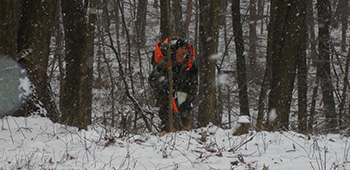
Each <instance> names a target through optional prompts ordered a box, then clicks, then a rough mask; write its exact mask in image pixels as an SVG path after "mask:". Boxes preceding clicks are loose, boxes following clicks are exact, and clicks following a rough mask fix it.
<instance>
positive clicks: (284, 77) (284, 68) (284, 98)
mask: <svg viewBox="0 0 350 170" xmlns="http://www.w3.org/2000/svg"><path fill="white" fill-rule="evenodd" d="M303 2H304V1H303V0H299V1H293V2H285V1H278V2H276V1H274V4H273V3H272V5H271V9H275V10H276V13H275V14H276V15H273V16H271V18H274V20H275V22H273V25H272V27H273V28H272V30H271V31H272V32H271V33H272V34H273V35H272V41H271V42H269V43H272V44H269V45H271V53H270V55H271V56H272V79H271V92H270V96H269V110H272V109H275V110H276V113H277V119H270V118H272V117H270V116H268V118H269V119H268V121H269V122H270V125H271V127H273V128H272V129H271V130H276V129H275V128H276V127H277V129H279V128H281V129H282V130H288V129H289V114H290V105H291V100H292V91H293V88H294V80H295V76H296V68H297V67H296V66H297V63H296V62H297V58H298V56H300V55H301V54H300V52H299V51H300V49H302V48H303V47H302V44H303V42H304V41H305V40H303V38H305V35H304V34H305V31H304V29H303V27H305V26H304V25H305V16H304V15H302V14H304V13H305V12H306V11H305V9H304V6H303V5H304V4H303ZM270 28H271V27H270ZM269 33H270V32H269ZM269 45H268V46H269Z"/></svg>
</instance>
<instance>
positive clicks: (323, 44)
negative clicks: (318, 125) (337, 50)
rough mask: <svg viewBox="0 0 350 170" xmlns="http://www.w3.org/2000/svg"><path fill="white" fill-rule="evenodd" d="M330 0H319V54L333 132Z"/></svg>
mask: <svg viewBox="0 0 350 170" xmlns="http://www.w3.org/2000/svg"><path fill="white" fill-rule="evenodd" d="M329 5H330V4H329V1H328V0H318V1H317V9H318V18H319V25H321V27H319V43H318V47H319V56H320V61H321V63H320V65H319V67H320V69H319V71H320V82H321V88H322V94H323V103H324V106H325V110H324V111H325V115H326V118H327V119H326V121H327V130H329V131H331V132H336V130H337V120H336V112H335V102H334V96H333V85H332V79H331V76H332V75H331V70H330V56H329V55H330V54H329V50H330V47H329V45H330V44H329V43H330V32H329V24H330V12H331V11H330V9H329V8H330V6H329Z"/></svg>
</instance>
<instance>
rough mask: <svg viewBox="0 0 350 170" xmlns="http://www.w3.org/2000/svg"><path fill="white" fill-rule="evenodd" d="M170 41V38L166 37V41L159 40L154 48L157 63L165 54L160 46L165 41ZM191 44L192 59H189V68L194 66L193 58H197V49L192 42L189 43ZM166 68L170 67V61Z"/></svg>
mask: <svg viewBox="0 0 350 170" xmlns="http://www.w3.org/2000/svg"><path fill="white" fill-rule="evenodd" d="M166 42H168V38H167V39H165V40H164V41H159V42H158V43H157V45H156V48H155V50H154V60H155V61H156V63H159V62H160V61H161V60H162V59H163V58H164V55H163V54H162V49H161V48H160V45H161V44H163V43H166ZM188 45H189V46H190V49H189V50H190V51H191V59H189V60H188V61H187V69H190V68H192V59H194V58H195V51H194V47H193V45H192V44H188ZM166 68H168V63H167V65H166Z"/></svg>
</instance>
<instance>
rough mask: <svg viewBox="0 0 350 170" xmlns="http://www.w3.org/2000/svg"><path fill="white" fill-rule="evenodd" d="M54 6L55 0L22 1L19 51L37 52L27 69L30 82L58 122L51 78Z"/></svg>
mask: <svg viewBox="0 0 350 170" xmlns="http://www.w3.org/2000/svg"><path fill="white" fill-rule="evenodd" d="M54 5H56V2H55V1H47V2H46V1H45V2H42V1H32V0H26V1H23V2H22V11H21V12H22V14H21V20H20V23H19V30H18V44H17V48H18V51H21V50H22V49H26V48H31V49H33V55H32V56H33V57H32V58H31V61H29V62H27V63H26V66H25V67H26V69H27V70H30V72H28V74H29V77H30V80H31V82H32V83H33V84H34V86H35V91H36V95H37V99H38V101H40V102H41V103H42V107H44V108H45V109H46V111H47V117H49V118H50V119H51V120H52V121H54V122H57V121H58V117H59V112H58V109H57V106H56V103H55V102H54V99H53V95H52V91H51V86H50V84H49V82H48V81H49V79H48V76H47V68H48V61H49V53H50V38H51V33H52V23H54V22H53V18H52V15H53V14H54ZM40 102H37V103H38V104H39V103H40ZM32 109H33V110H35V109H36V108H32Z"/></svg>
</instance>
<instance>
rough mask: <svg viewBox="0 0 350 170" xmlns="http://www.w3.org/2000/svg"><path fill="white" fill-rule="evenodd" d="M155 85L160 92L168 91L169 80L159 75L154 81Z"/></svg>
mask: <svg viewBox="0 0 350 170" xmlns="http://www.w3.org/2000/svg"><path fill="white" fill-rule="evenodd" d="M156 84H157V86H158V89H159V90H161V91H162V92H167V91H169V78H168V76H166V75H160V76H159V77H158V79H157V80H156Z"/></svg>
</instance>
